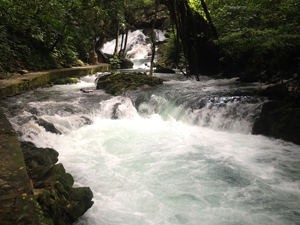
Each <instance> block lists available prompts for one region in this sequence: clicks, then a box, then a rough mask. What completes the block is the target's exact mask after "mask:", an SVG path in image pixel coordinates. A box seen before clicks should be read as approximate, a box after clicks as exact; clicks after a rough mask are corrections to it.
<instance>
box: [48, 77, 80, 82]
mask: <svg viewBox="0 0 300 225" xmlns="http://www.w3.org/2000/svg"><path fill="white" fill-rule="evenodd" d="M77 83H80V80H79V79H78V78H76V77H75V78H71V77H65V78H58V79H55V80H53V84H77Z"/></svg>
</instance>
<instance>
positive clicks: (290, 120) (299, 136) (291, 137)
mask: <svg viewBox="0 0 300 225" xmlns="http://www.w3.org/2000/svg"><path fill="white" fill-rule="evenodd" d="M252 133H253V134H262V135H267V136H272V137H275V138H281V139H283V140H286V141H291V142H294V143H296V144H300V108H297V107H295V106H294V105H293V104H285V103H283V102H279V101H271V102H267V103H265V104H264V105H263V108H262V114H261V116H260V117H259V118H257V119H256V120H255V122H254V125H253V130H252Z"/></svg>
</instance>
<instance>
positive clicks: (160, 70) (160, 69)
mask: <svg viewBox="0 0 300 225" xmlns="http://www.w3.org/2000/svg"><path fill="white" fill-rule="evenodd" d="M155 73H175V71H174V70H172V69H170V68H167V67H164V66H162V65H160V64H157V65H156V69H155Z"/></svg>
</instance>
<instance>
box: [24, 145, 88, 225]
mask: <svg viewBox="0 0 300 225" xmlns="http://www.w3.org/2000/svg"><path fill="white" fill-rule="evenodd" d="M21 147H22V150H23V155H24V159H25V163H26V167H27V173H28V175H29V178H30V179H31V180H32V185H33V188H34V193H35V196H36V199H37V201H38V203H39V205H40V206H41V210H42V212H43V220H42V222H43V223H44V224H60V225H68V224H72V223H74V222H75V221H76V220H77V219H78V218H79V217H80V216H82V215H83V214H84V213H85V212H86V211H87V210H88V209H89V208H90V207H91V206H92V205H93V201H92V198H93V193H92V191H91V190H90V188H89V187H82V188H73V187H72V186H73V184H74V179H73V177H72V175H71V174H69V173H66V171H65V168H64V167H63V165H62V164H61V163H59V164H55V163H56V162H57V161H58V152H57V151H55V150H54V149H51V148H36V147H35V146H34V144H33V143H30V142H21Z"/></svg>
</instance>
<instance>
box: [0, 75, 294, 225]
mask: <svg viewBox="0 0 300 225" xmlns="http://www.w3.org/2000/svg"><path fill="white" fill-rule="evenodd" d="M157 76H162V77H164V78H165V79H167V80H168V81H165V82H164V85H163V86H160V87H157V88H146V87H145V88H143V89H142V90H140V91H136V92H133V93H130V94H127V95H126V96H122V97H112V96H109V95H107V94H105V93H104V92H103V91H101V90H94V92H92V93H82V92H81V91H80V89H81V88H83V87H85V88H92V89H94V87H95V84H94V83H93V80H94V79H95V76H88V77H84V78H82V82H81V83H80V84H73V85H61V86H54V87H52V88H49V89H39V90H35V91H33V92H29V93H26V94H23V95H20V96H16V97H12V98H9V99H7V100H3V101H2V105H3V106H4V108H5V111H6V113H7V115H8V116H9V119H10V121H11V123H12V124H13V125H14V127H15V129H16V130H18V131H19V132H20V135H21V139H22V140H27V141H32V142H33V143H35V144H36V145H37V147H52V148H54V149H56V150H57V151H58V152H59V154H60V155H59V161H60V162H61V163H63V165H64V166H65V168H66V171H67V172H69V173H71V174H72V175H73V176H74V178H75V181H76V182H75V185H76V186H89V187H90V188H91V189H92V191H93V193H94V199H93V201H94V202H95V203H94V205H93V206H92V208H91V209H89V210H88V211H87V213H86V214H85V215H84V216H83V217H82V218H81V219H80V220H79V221H78V222H76V224H77V225H116V224H118V225H119V224H122V225H173V224H188V225H258V224H262V225H296V224H300V179H299V176H300V175H299V174H300V151H299V146H298V145H294V144H291V143H288V142H284V141H281V140H274V139H271V138H267V137H263V136H254V135H251V134H250V133H251V126H252V123H253V119H254V118H255V116H256V115H257V114H258V113H259V111H260V106H261V101H263V100H262V99H255V98H254V97H250V96H247V95H246V94H245V95H243V94H239V95H236V94H235V93H238V92H243V91H244V92H245V93H246V92H247V91H248V90H250V89H251V88H253V87H251V86H246V87H243V88H242V91H241V89H240V87H239V86H240V85H241V84H239V83H238V82H236V81H235V80H234V79H231V80H225V79H224V80H222V79H221V80H214V79H210V78H206V77H201V81H200V82H195V81H193V80H182V79H181V78H180V77H181V75H171V74H169V75H162V74H157ZM38 119H44V120H46V121H48V122H50V123H53V124H54V125H55V126H56V128H57V129H59V130H60V131H61V132H62V134H61V135H59V134H54V133H50V132H47V131H46V130H45V128H44V127H42V126H40V125H39V124H38V123H37V120H38Z"/></svg>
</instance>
